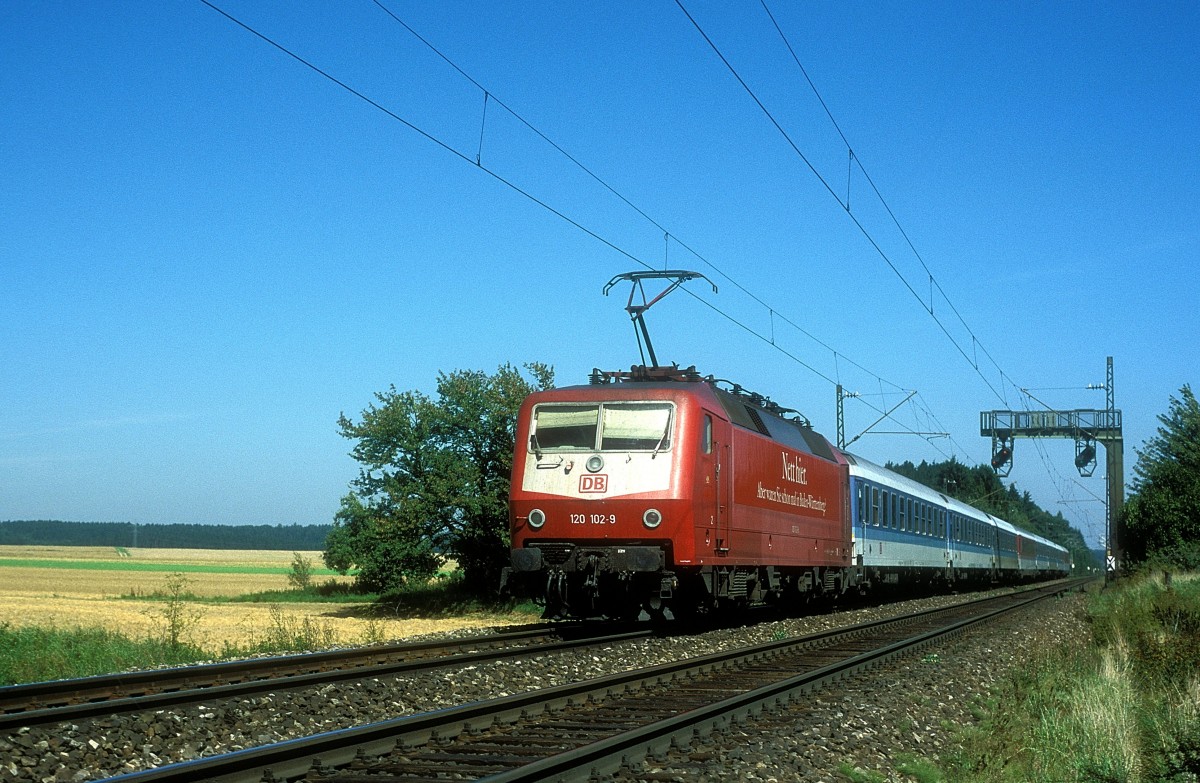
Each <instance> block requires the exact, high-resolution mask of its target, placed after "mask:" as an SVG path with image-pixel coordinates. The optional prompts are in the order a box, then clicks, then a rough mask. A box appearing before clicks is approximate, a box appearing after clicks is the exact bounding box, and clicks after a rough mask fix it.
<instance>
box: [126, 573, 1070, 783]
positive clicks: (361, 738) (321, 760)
mask: <svg viewBox="0 0 1200 783" xmlns="http://www.w3.org/2000/svg"><path fill="white" fill-rule="evenodd" d="M1083 581H1085V580H1080V581H1079V582H1070V583H1059V584H1058V585H1055V586H1053V587H1050V588H1047V587H1045V586H1040V587H1037V588H1033V589H1031V590H1028V591H1025V592H1026V593H1033V594H1034V595H1033V596H1032V597H1021V596H1022V594H1021V593H1013V594H1007V595H1004V596H996V597H990V598H984V599H977V600H974V601H969V602H964V603H962V604H956V605H954V606H950V607H942V608H939V609H936V610H929V611H925V612H914V613H910V614H906V615H902V616H899V617H893V618H888V619H885V620H876V621H872V622H868V623H863V624H860V625H856V626H851V627H848V628H842V629H836V630H831V631H825V632H822V633H818V634H813V635H810V636H805V637H801V638H799V639H788V640H781V641H775V642H768V643H765V644H760V645H756V646H754V647H750V648H744V649H741V650H736V651H732V652H728V651H727V652H719V653H713V654H710V655H706V656H702V657H700V658H692V659H684V660H680V661H674V662H671V663H665V664H659V665H656V666H652V667H649V668H646V669H640V670H636V671H632V672H621V673H618V674H613V675H608V676H605V677H600V678H596V679H592V680H587V681H584V682H580V683H569V684H566V685H560V686H556V687H553V688H548V689H542V690H537V691H530V692H526V693H519V694H514V695H511V696H506V697H502V698H499V699H492V700H488V701H481V702H474V703H470V704H465V705H461V706H458V707H451V708H446V709H442V710H437V711H434V712H429V713H421V714H417V715H411V716H406V717H402V718H396V719H394V720H389V721H382V722H379V723H373V724H368V725H365V726H358V727H354V728H349V729H343V730H337V731H330V732H324V733H322V734H317V735H313V736H311V737H303V738H299V739H294V740H288V741H284V742H280V743H275V744H271V745H264V746H260V747H255V748H247V749H245V750H240V751H235V752H232V753H228V754H224V755H221V756H213V757H209V758H202V759H196V760H192V761H185V762H180V763H176V764H171V765H167V766H163V767H158V768H154V769H148V770H143V771H139V772H132V773H127V774H123V775H119V776H116V777H112V778H108V779H106V780H107V781H108V783H182V782H183V781H188V782H189V783H190V782H191V781H197V780H206V781H218V782H219V783H251V782H255V783H256V782H257V781H284V780H294V779H297V778H300V777H304V776H309V777H313V776H315V777H317V778H321V777H326V776H330V775H333V774H335V770H336V769H337V768H339V767H344V766H347V765H349V764H351V763H352V762H355V761H356V760H360V761H361V760H363V759H369V758H372V757H379V756H384V755H386V754H388V753H390V752H392V751H394V750H397V749H402V748H416V747H420V746H422V745H425V744H427V743H429V742H430V741H432V740H445V739H449V738H453V737H457V736H459V735H460V734H463V733H468V734H469V733H471V732H480V731H483V730H486V729H488V728H491V727H493V726H496V725H506V724H511V723H515V722H517V721H519V720H522V719H528V718H531V717H532V716H536V715H540V714H543V713H553V712H556V711H558V710H561V709H563V708H566V707H568V706H572V705H579V704H584V703H587V702H588V701H590V700H603V699H606V698H608V697H610V696H614V695H618V694H622V693H626V692H632V691H636V690H638V689H641V688H643V687H648V686H652V685H655V684H659V683H667V682H671V681H673V680H674V679H677V678H680V677H683V676H689V675H690V676H695V675H698V674H706V673H711V672H716V671H720V670H724V669H726V668H730V667H734V666H739V665H746V664H748V663H752V662H754V661H759V660H770V659H771V658H773V657H776V656H778V655H779V654H780V653H781V651H786V650H800V649H808V648H812V647H817V646H821V645H828V644H830V643H832V642H833V641H836V640H848V639H854V638H857V637H860V636H864V635H867V634H869V633H871V632H873V631H876V630H877V629H880V628H882V627H885V626H897V625H904V624H912V623H915V622H920V621H923V620H928V619H929V618H931V617H936V616H940V615H945V614H949V613H954V612H961V611H963V610H964V608H969V607H973V606H980V605H982V604H985V603H996V602H1000V603H1002V604H1006V606H1004V607H1002V608H1001V609H997V610H993V611H991V612H988V613H987V614H986V616H985V617H983V618H971V619H968V620H965V621H957V622H955V623H954V624H952V625H951V626H950V629H949V630H946V629H940V630H938V631H922V632H921V633H919V634H917V635H916V636H915V637H913V638H912V639H908V640H905V641H902V642H895V643H889V644H888V645H886V646H885V647H883V648H881V649H879V650H872V651H868V652H866V653H863V654H862V655H857V656H854V657H853V658H851V659H849V660H847V661H837V662H834V663H830V664H828V665H826V666H822V667H820V668H818V669H817V670H815V671H812V672H809V673H808V674H805V675H799V676H797V677H789V678H785V679H784V680H783V681H782V683H774V684H772V685H768V686H764V687H762V688H758V689H756V690H753V691H750V692H748V693H744V694H740V695H738V696H734V697H731V698H729V699H726V700H724V701H722V702H719V704H721V705H724V707H722V708H721V709H718V708H717V706H716V705H710V706H708V707H704V708H701V709H699V710H692V711H690V712H689V713H685V714H683V715H679V716H676V717H674V718H670V719H668V720H666V721H661V722H659V723H657V724H653V726H658V728H657V729H655V728H652V727H643V728H641V729H637V730H634V731H632V732H623V733H619V734H616V735H614V736H612V737H609V738H607V739H604V740H600V741H598V742H594V743H591V744H589V745H585V746H584V747H582V748H576V749H575V750H571V751H568V752H566V753H561V754H557V755H555V756H550V757H548V758H546V759H543V760H540V761H535V762H533V763H532V764H529V765H526V766H524V767H522V768H521V769H527V770H528V772H522V771H521V769H518V770H512V771H509V772H505V773H501V774H500V775H497V776H494V777H490V778H487V779H488V780H495V781H497V783H499V782H500V781H508V780H540V779H544V778H546V777H548V776H549V777H552V778H559V779H575V778H576V777H578V776H580V775H582V776H583V777H585V778H586V777H587V776H588V775H590V774H591V771H592V770H593V769H595V770H602V769H615V768H619V767H620V766H621V764H623V763H629V761H631V760H636V759H637V758H642V757H644V756H645V755H646V754H649V753H657V752H661V747H662V743H663V742H664V741H665V742H666V744H667V745H668V746H669V744H670V742H671V741H672V740H671V739H670V736H672V735H670V734H669V735H668V738H667V739H666V740H663V739H661V737H659V736H658V733H659V732H661V731H663V730H664V729H665V727H667V726H670V727H671V729H670V730H671V731H672V732H674V735H675V736H676V740H675V741H676V742H678V741H679V740H678V735H679V733H680V732H683V731H685V730H686V731H696V730H699V731H701V732H702V733H703V732H705V731H711V730H713V729H714V728H719V727H720V725H722V723H723V721H726V720H727V719H723V718H721V717H720V715H722V714H727V713H728V712H729V710H734V711H735V712H736V711H738V710H740V711H742V712H749V711H751V710H752V709H753V708H752V706H750V705H753V704H755V703H759V704H761V703H762V702H764V701H772V700H774V701H778V700H780V699H783V698H785V696H786V694H788V693H790V692H792V691H795V690H797V689H805V688H808V689H813V688H816V687H818V685H817V683H818V682H822V681H826V680H829V679H830V678H838V677H843V676H846V675H847V674H848V673H849V672H850V671H852V670H853V669H854V668H855V667H862V666H868V665H877V664H878V663H880V662H882V661H883V660H885V659H886V658H888V657H894V656H895V655H899V654H902V653H903V652H906V651H908V650H911V649H912V648H913V647H914V646H917V645H926V644H931V643H933V642H934V641H936V640H937V639H938V638H939V636H940V635H944V634H947V633H954V632H961V630H963V629H965V628H966V627H969V626H970V625H972V624H974V623H977V622H981V621H982V620H983V619H987V618H990V617H992V616H995V615H996V614H999V613H1002V612H1004V611H1010V610H1012V609H1015V608H1019V607H1021V606H1025V605H1027V604H1029V603H1032V602H1034V601H1036V600H1040V598H1042V597H1045V596H1047V595H1052V594H1057V593H1060V592H1065V591H1067V590H1071V589H1075V588H1077V587H1079V586H1080V584H1082V582H1083ZM1039 593H1040V595H1039ZM805 678H807V680H808V681H807V682H806V681H805ZM783 683H786V685H785V684H783ZM752 694H753V695H752ZM730 705H733V706H730ZM722 710H724V712H723V711H722ZM688 715H692V716H693V717H696V718H697V720H693V721H690V722H689V721H688V719H687V716H688ZM705 724H707V728H705V727H704V726H705ZM688 736H690V735H688ZM614 759H615V760H614ZM614 764H615V767H614ZM585 767H586V769H585ZM571 770H574V771H571ZM581 770H582V771H581ZM523 775H528V776H527V777H522V776H523ZM509 776H512V777H511V778H510V777H509Z"/></svg>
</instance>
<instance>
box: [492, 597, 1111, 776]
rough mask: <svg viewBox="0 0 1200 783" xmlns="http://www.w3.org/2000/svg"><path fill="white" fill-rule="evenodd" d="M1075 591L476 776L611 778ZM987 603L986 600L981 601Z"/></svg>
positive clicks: (995, 612)
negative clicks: (835, 684) (697, 739)
mask: <svg viewBox="0 0 1200 783" xmlns="http://www.w3.org/2000/svg"><path fill="white" fill-rule="evenodd" d="M1088 581H1090V580H1088ZM1070 589H1073V586H1072V585H1057V586H1055V587H1050V588H1046V587H1040V588H1034V589H1033V590H1031V591H1030V592H1032V593H1034V594H1033V595H1032V596H1030V597H1028V598H1026V599H1025V600H1022V601H1020V602H1017V603H1011V604H1009V605H1007V606H1001V607H998V608H996V609H994V610H992V611H989V612H986V613H982V614H979V615H976V616H973V617H968V618H966V619H963V620H959V621H956V622H953V623H951V624H949V625H946V626H944V627H942V628H936V629H933V630H930V631H925V632H922V633H918V634H917V635H915V636H912V637H910V638H908V639H903V640H900V641H897V642H894V643H892V644H888V645H885V646H883V647H880V648H878V649H874V650H868V651H866V652H863V653H861V654H859V655H856V656H853V657H851V658H846V659H844V660H840V661H836V662H834V663H830V664H828V665H826V666H823V667H821V668H818V669H815V670H813V671H809V672H803V673H801V674H797V675H795V676H793V677H789V678H787V679H784V680H780V681H778V682H774V683H771V684H769V685H764V686H762V687H759V688H756V689H754V690H751V691H747V692H745V693H741V694H738V695H736V696H731V697H729V698H727V699H724V700H722V701H719V702H715V703H713V704H710V705H708V706H705V707H701V708H698V709H694V710H691V711H689V712H686V713H683V714H681V715H677V716H675V717H671V718H667V719H665V720H661V721H657V722H655V723H650V724H647V725H645V726H642V727H639V728H636V729H632V730H630V731H627V732H624V733H622V734H617V735H614V736H612V737H608V738H605V739H602V740H599V741H597V742H594V743H591V744H589V745H585V746H583V747H582V748H577V749H575V750H570V751H566V752H564V753H559V754H557V755H554V756H549V757H546V758H543V759H539V760H537V761H534V762H531V763H529V764H526V765H523V766H521V767H518V768H517V769H514V770H510V771H508V772H502V773H499V774H495V775H489V776H487V777H484V778H480V779H479V780H480V782H481V783H482V781H486V782H487V783H526V782H527V781H547V780H549V781H586V780H588V779H590V778H592V777H594V776H599V775H611V774H614V773H616V772H618V771H620V770H621V769H623V768H628V767H630V766H632V765H635V764H638V763H641V762H644V761H645V760H646V759H647V758H651V757H653V758H664V757H665V756H666V754H667V753H668V752H669V751H670V750H671V749H672V747H687V745H688V744H689V743H690V742H691V740H692V739H693V738H694V737H697V736H701V737H702V736H707V735H708V734H711V733H713V732H718V731H721V730H724V729H726V728H727V727H729V726H730V725H734V724H736V723H738V722H739V721H741V720H744V719H746V718H750V717H753V716H755V715H757V714H759V713H761V712H763V711H765V710H767V709H770V708H772V707H781V708H786V707H787V706H788V705H790V704H791V703H792V702H793V701H795V700H796V699H798V698H800V697H802V696H804V695H806V694H808V693H810V692H812V691H815V690H819V689H820V688H822V687H824V686H825V685H826V684H827V683H830V682H836V681H838V680H841V679H844V678H847V677H849V676H851V675H853V674H855V673H857V672H859V671H862V670H865V669H870V668H875V667H877V666H881V665H883V664H885V663H887V662H888V661H891V660H892V659H894V658H897V657H900V656H902V655H907V654H910V653H912V652H914V651H916V650H920V649H922V648H925V647H928V646H931V645H933V644H937V643H940V642H942V641H945V640H946V639H948V638H951V637H953V636H957V635H959V634H961V633H963V632H965V631H966V630H968V629H969V628H971V627H973V626H975V625H978V624H980V623H984V622H987V621H988V620H991V619H994V618H996V617H999V616H1001V615H1004V614H1007V613H1009V612H1013V611H1016V610H1018V609H1022V608H1025V607H1026V606H1029V605H1030V604H1033V603H1037V602H1039V601H1042V600H1045V599H1046V598H1049V597H1051V596H1055V595H1058V594H1061V593H1062V592H1065V591H1067V590H1070ZM985 600H986V599H985Z"/></svg>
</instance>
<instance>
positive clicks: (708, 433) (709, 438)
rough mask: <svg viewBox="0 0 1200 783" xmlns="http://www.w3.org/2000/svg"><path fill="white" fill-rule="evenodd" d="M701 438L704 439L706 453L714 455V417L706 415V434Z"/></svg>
mask: <svg viewBox="0 0 1200 783" xmlns="http://www.w3.org/2000/svg"><path fill="white" fill-rule="evenodd" d="M701 437H702V438H703V441H702V445H703V447H704V453H705V454H712V416H709V415H708V414H707V413H706V414H704V432H703V433H702V435H701Z"/></svg>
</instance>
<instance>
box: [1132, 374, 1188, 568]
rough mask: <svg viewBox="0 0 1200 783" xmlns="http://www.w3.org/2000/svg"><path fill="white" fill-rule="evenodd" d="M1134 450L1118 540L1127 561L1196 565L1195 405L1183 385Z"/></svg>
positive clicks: (1159, 564) (1182, 565) (1170, 565)
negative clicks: (1134, 461)
mask: <svg viewBox="0 0 1200 783" xmlns="http://www.w3.org/2000/svg"><path fill="white" fill-rule="evenodd" d="M1158 421H1159V424H1160V426H1159V427H1158V430H1157V431H1156V432H1155V434H1154V436H1153V437H1151V438H1150V439H1148V440H1147V441H1146V443H1145V444H1144V445H1143V447H1142V448H1140V449H1138V450H1137V455H1138V459H1137V464H1136V465H1135V466H1134V468H1133V483H1132V484H1131V485H1130V489H1132V490H1133V494H1132V495H1130V497H1129V499H1128V500H1127V501H1126V503H1125V510H1124V514H1123V518H1122V519H1121V520H1120V526H1119V530H1120V534H1119V538H1118V540H1117V543H1118V545H1119V546H1120V547H1121V548H1123V549H1124V550H1125V551H1124V554H1125V559H1126V561H1127V562H1130V563H1135V564H1136V563H1143V564H1146V565H1149V566H1155V567H1159V566H1161V567H1165V568H1179V569H1186V570H1197V569H1200V404H1198V403H1197V402H1196V395H1195V394H1193V393H1192V387H1191V386H1190V385H1188V384H1184V386H1183V388H1181V389H1180V390H1179V396H1178V397H1175V396H1172V397H1171V398H1170V401H1169V403H1168V406H1167V412H1166V413H1164V414H1160V415H1159V417H1158Z"/></svg>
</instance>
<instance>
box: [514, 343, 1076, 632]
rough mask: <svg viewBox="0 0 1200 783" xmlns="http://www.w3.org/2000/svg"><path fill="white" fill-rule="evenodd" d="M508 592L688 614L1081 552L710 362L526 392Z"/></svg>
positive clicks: (578, 612)
mask: <svg viewBox="0 0 1200 783" xmlns="http://www.w3.org/2000/svg"><path fill="white" fill-rule="evenodd" d="M516 442H517V445H516V452H515V455H514V461H513V471H512V485H511V499H510V509H509V515H510V525H511V534H512V552H511V565H510V566H509V567H508V568H506V569H505V574H504V581H505V587H506V589H508V590H509V591H511V592H513V593H515V594H525V595H530V596H532V597H534V598H536V599H538V600H542V601H544V602H545V605H546V615H547V616H548V617H570V618H587V617H612V618H632V617H637V616H643V617H644V616H645V615H646V614H649V615H650V616H654V617H669V616H672V615H675V616H679V615H690V614H695V613H702V612H707V611H712V610H716V609H721V608H737V607H743V606H749V605H752V604H759V603H773V604H778V605H781V606H783V607H800V606H803V605H804V604H805V603H807V602H808V601H811V600H813V599H832V598H836V597H838V596H842V595H845V594H847V593H854V594H867V593H872V592H878V591H880V590H881V589H883V588H887V589H889V590H890V589H894V588H896V587H899V586H903V585H912V586H924V587H926V588H928V589H952V588H954V587H956V586H959V585H967V584H970V585H987V584H994V583H1012V582H1018V581H1032V580H1039V579H1050V578H1055V577H1061V576H1066V575H1068V574H1069V573H1070V571H1071V568H1072V564H1071V558H1070V554H1069V553H1068V552H1067V550H1066V549H1064V548H1063V547H1061V546H1059V545H1058V544H1055V543H1053V542H1051V541H1048V540H1046V539H1044V538H1041V537H1039V536H1037V535H1034V534H1032V533H1029V532H1027V531H1024V530H1021V529H1019V528H1017V527H1015V526H1014V525H1012V524H1010V523H1008V522H1006V521H1004V520H1002V519H998V518H996V517H994V516H992V515H990V514H987V513H985V512H983V511H980V510H979V509H976V508H973V507H971V506H969V505H966V504H965V503H961V502H959V501H957V500H954V499H952V498H949V497H947V496H946V495H944V494H942V493H940V492H937V491H935V490H933V489H930V488H928V487H926V486H923V485H921V484H919V483H917V482H915V481H911V480H909V479H907V478H905V477H903V476H901V475H899V474H897V473H895V472H893V471H890V470H887V469H885V468H883V467H880V466H879V465H876V464H874V463H872V462H870V461H868V460H865V459H863V458H861V457H858V456H856V455H854V454H851V453H849V452H846V451H843V450H840V449H838V448H836V447H835V446H834V445H833V444H831V443H830V442H829V441H828V440H826V439H825V438H824V437H823V436H822V435H820V434H819V433H817V432H816V431H815V430H814V429H813V428H812V426H811V425H810V424H809V423H808V422H807V421H806V420H805V419H804V418H803V417H801V416H800V415H799V414H797V413H796V412H795V411H791V410H787V409H784V408H781V407H780V406H778V405H776V404H774V403H772V402H771V401H770V400H768V399H766V398H764V397H762V396H760V395H757V394H753V393H750V392H748V391H746V390H745V389H743V388H741V387H740V386H737V385H736V384H730V383H726V382H722V381H717V380H715V379H713V378H712V377H706V376H701V375H700V374H699V373H698V372H697V371H696V370H695V368H694V367H692V368H687V369H679V368H676V367H644V366H635V367H633V368H631V369H630V371H628V372H624V371H621V372H600V371H596V372H594V373H593V374H592V377H591V383H590V384H589V385H586V386H573V387H568V388H562V389H553V390H548V391H543V392H538V393H535V394H533V395H531V396H530V397H529V398H528V399H526V400H525V402H524V404H523V405H522V407H521V410H520V413H519V419H518V422H517V430H516Z"/></svg>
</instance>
